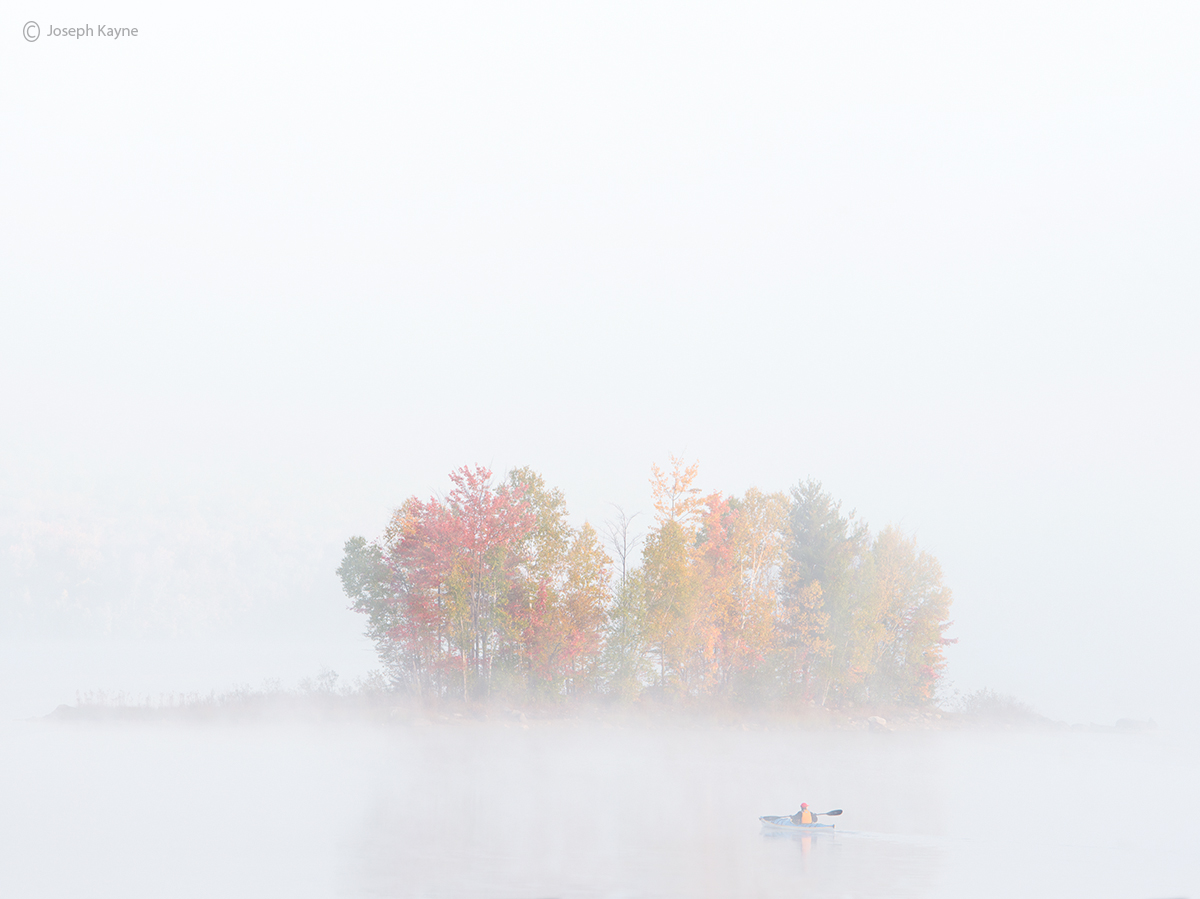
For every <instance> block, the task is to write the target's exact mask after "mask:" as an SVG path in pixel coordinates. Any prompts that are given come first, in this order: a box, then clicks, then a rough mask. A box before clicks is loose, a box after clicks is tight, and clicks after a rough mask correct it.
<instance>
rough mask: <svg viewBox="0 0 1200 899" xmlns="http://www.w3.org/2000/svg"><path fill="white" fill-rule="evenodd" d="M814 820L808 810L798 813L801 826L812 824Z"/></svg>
mask: <svg viewBox="0 0 1200 899" xmlns="http://www.w3.org/2000/svg"><path fill="white" fill-rule="evenodd" d="M814 820H815V819H814V818H813V813H812V812H810V811H809V810H808V809H805V810H804V811H802V812H801V813H800V823H801V824H812V823H813V822H814Z"/></svg>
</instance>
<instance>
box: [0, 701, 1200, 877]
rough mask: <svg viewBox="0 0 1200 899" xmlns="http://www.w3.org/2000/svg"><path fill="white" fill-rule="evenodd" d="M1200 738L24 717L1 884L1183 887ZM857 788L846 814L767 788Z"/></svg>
mask: <svg viewBox="0 0 1200 899" xmlns="http://www.w3.org/2000/svg"><path fill="white" fill-rule="evenodd" d="M1194 750H1195V746H1194V745H1193V743H1192V741H1191V739H1190V738H1188V740H1186V741H1185V740H1184V739H1183V738H1175V737H1172V736H1170V735H1164V734H1156V735H1137V736H1133V735H1117V734H1095V733H1075V732H1053V733H1014V732H999V733H982V732H960V733H937V732H933V733H926V732H921V733H882V734H881V733H860V732H804V731H799V730H795V729H790V728H789V729H776V730H743V729H741V728H740V727H727V728H719V727H713V726H688V725H664V726H662V727H657V728H648V727H646V726H637V727H633V726H620V727H617V726H606V725H603V724H599V723H595V722H569V721H562V722H540V721H535V722H532V723H531V725H530V726H529V727H528V728H523V727H521V726H520V725H519V723H517V722H511V723H509V722H505V723H499V722H496V721H491V722H461V723H449V724H442V723H438V724H433V725H424V726H422V725H419V724H417V725H411V724H404V725H391V726H367V725H347V724H341V725H328V724H326V725H318V724H313V723H305V724H266V723H255V724H194V725H193V724H188V725H179V724H94V723H93V724H63V723H37V724H29V723H10V724H6V725H5V726H4V727H3V729H2V730H0V770H2V771H3V775H2V779H0V784H2V788H0V789H2V792H0V895H4V896H6V897H26V896H29V897H33V896H39V897H41V896H71V897H78V896H124V897H158V896H164V895H171V896H215V895H221V896H246V897H263V896H289V897H303V896H313V897H316V896H322V897H326V896H398V897H419V896H429V897H451V896H479V897H530V899H532V897H538V896H628V897H635V896H648V897H649V896H681V897H682V896H693V897H709V896H711V897H718V896H720V897H725V896H780V895H814V896H827V897H828V896H967V895H970V896H1016V895H1019V896H1050V895H1055V896H1063V895H1078V896H1084V895H1086V896H1113V897H1117V896H1122V897H1124V896H1144V897H1150V896H1182V895H1188V894H1189V893H1191V894H1192V895H1195V893H1196V890H1197V887H1200V861H1197V858H1196V855H1197V853H1196V852H1195V848H1194V847H1195V843H1196V837H1197V835H1198V830H1200V829H1198V828H1197V825H1196V823H1195V818H1194V816H1193V810H1194V808H1195V807H1196V804H1197V801H1198V800H1200V778H1198V776H1197V771H1196V767H1195V765H1194V764H1193V762H1192V758H1193V757H1194ZM801 801H808V802H810V803H812V804H813V805H814V806H816V807H819V808H820V807H824V808H830V807H835V806H838V807H842V808H844V809H845V810H846V813H845V815H844V816H843V817H842V818H841V819H840V820H839V822H838V832H837V834H836V835H835V836H833V837H831V838H814V839H811V840H801V839H798V838H793V837H790V836H786V835H785V836H770V835H767V834H764V833H763V832H762V831H761V830H760V828H759V825H758V822H757V816H758V815H760V814H771V813H786V812H790V811H794V809H795V807H796V806H798V805H799V803H800V802H801Z"/></svg>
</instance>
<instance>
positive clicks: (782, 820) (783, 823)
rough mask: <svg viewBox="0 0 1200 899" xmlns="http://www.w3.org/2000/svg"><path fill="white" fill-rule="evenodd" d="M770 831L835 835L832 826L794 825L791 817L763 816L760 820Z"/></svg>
mask: <svg viewBox="0 0 1200 899" xmlns="http://www.w3.org/2000/svg"><path fill="white" fill-rule="evenodd" d="M758 820H759V821H761V822H762V823H763V827H766V828H768V829H769V830H786V831H787V832H788V833H833V827H834V826H833V825H832V824H793V823H792V816H791V815H763V816H762V817H761V818H759V819H758Z"/></svg>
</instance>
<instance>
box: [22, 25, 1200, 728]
mask: <svg viewBox="0 0 1200 899" xmlns="http://www.w3.org/2000/svg"><path fill="white" fill-rule="evenodd" d="M98 16H99V17H101V18H104V17H108V18H110V19H111V21H110V22H109V24H114V23H118V20H119V23H123V24H126V25H130V26H136V27H138V29H139V34H138V36H137V38H136V39H122V40H120V41H116V42H113V41H108V40H103V39H87V40H80V41H71V40H69V39H65V38H51V37H49V36H45V34H44V36H43V37H42V38H41V40H39V41H38V42H37V43H27V42H25V41H24V40H22V39H21V38H20V37H19V32H20V28H21V24H22V23H23V22H24V21H25V20H26V19H29V18H34V19H37V20H39V21H40V23H41V25H42V28H43V31H44V32H45V30H47V29H48V28H49V26H51V25H56V26H66V25H71V24H78V23H83V22H92V23H93V24H94V23H95V22H96V21H99V20H98V19H97V17H98ZM1197 20H1198V13H1197V11H1196V9H1195V7H1192V6H1184V5H1174V6H1170V5H1156V6H1153V7H1151V6H1147V5H1133V4H1130V5H1123V6H1122V5H1108V4H1073V5H1072V4H1051V5H1049V6H1048V5H1046V4H1030V5H1026V6H1018V5H1013V4H1006V5H1004V6H1003V7H1002V8H1000V7H997V8H995V9H992V10H987V9H984V8H980V7H970V8H965V7H962V6H961V5H958V4H953V5H951V4H947V5H944V6H922V7H911V6H909V7H906V8H903V9H901V8H898V7H894V6H879V7H869V6H854V7H847V6H843V5H836V6H835V5H832V4H831V5H829V6H828V7H826V8H824V9H815V8H797V7H795V6H793V5H780V6H756V7H752V8H747V7H744V6H742V5H736V6H734V5H729V6H724V7H722V6H709V5H698V4H691V3H689V4H678V5H668V4H654V5H650V6H647V5H644V4H626V5H619V4H617V5H614V4H604V5H595V6H580V5H558V6H553V5H541V6H531V5H496V4H478V5H455V4H437V5H432V4H431V5H424V6H408V5H401V6H394V7H387V8H384V7H383V6H379V5H373V4H343V5H340V6H338V7H336V8H334V7H331V6H319V5H315V4H308V5H299V6H297V5H294V4H293V5H287V6H285V5H282V4H280V5H276V6H267V5H263V4H259V5H257V6H255V7H253V8H248V7H247V5H245V4H222V3H215V4H204V5H203V6H192V7H177V8H174V9H167V8H166V7H164V6H163V5H162V4H145V3H122V4H120V5H119V8H111V7H105V8H103V9H101V8H98V7H96V6H95V5H89V4H86V3H75V2H67V3H61V4H55V5H53V6H52V7H50V6H45V5H43V6H39V7H36V8H35V7H28V8H22V9H19V10H18V9H16V8H15V7H11V6H10V7H9V8H8V9H7V10H6V12H5V14H4V16H3V18H2V20H0V27H2V30H3V35H4V36H3V42H4V43H3V47H4V49H3V51H2V52H0V84H2V85H3V87H2V88H0V132H2V135H3V140H0V303H2V304H3V318H2V319H0V384H2V385H3V386H2V387H0V628H3V630H2V632H0V637H2V641H3V642H2V643H0V647H2V648H0V652H3V654H4V655H3V659H0V676H2V677H3V678H4V688H3V691H2V692H3V695H2V697H0V701H2V703H3V709H2V711H3V712H4V713H5V714H7V715H10V716H12V715H22V716H24V715H33V714H42V713H44V712H46V711H49V710H50V709H51V708H53V706H54V705H55V704H57V703H59V702H69V701H72V700H73V697H74V693H75V691H76V690H91V689H104V690H109V691H119V690H125V691H130V692H138V693H144V694H156V693H159V692H164V691H172V690H201V691H204V690H208V689H219V688H223V687H226V686H229V685H232V684H234V683H241V682H253V683H257V682H259V681H260V680H261V679H263V678H269V677H279V678H283V679H284V680H285V681H289V682H293V681H294V680H295V679H298V678H300V677H302V676H305V675H313V674H315V673H316V672H317V671H319V670H320V669H321V668H322V667H330V668H334V669H336V670H338V671H339V672H340V673H341V674H342V676H343V678H349V677H352V676H355V675H359V674H362V673H364V672H365V671H366V670H368V669H369V668H370V667H371V666H372V664H373V662H372V659H371V656H370V652H369V647H367V646H366V644H365V641H364V640H363V639H362V638H361V637H360V636H359V626H360V623H359V622H358V621H355V620H354V619H353V616H352V615H350V613H348V612H345V611H344V605H345V601H344V599H343V598H342V597H341V595H340V591H339V586H338V583H337V580H336V578H335V576H334V574H333V570H334V568H335V567H336V565H337V562H338V559H339V556H340V550H341V543H342V541H343V540H344V539H345V538H347V537H349V536H351V535H353V534H363V535H366V536H368V537H374V536H375V535H377V534H378V533H379V532H380V531H381V530H382V528H383V526H384V524H385V522H386V519H387V515H388V514H389V511H390V510H391V509H392V508H394V507H395V506H396V505H397V504H398V503H399V502H400V501H401V500H402V499H403V498H404V497H406V496H408V495H410V494H413V493H416V494H420V495H427V494H429V493H431V492H433V491H435V490H441V489H443V488H444V487H445V484H446V480H445V475H446V473H447V472H448V471H449V470H450V469H451V468H453V467H456V466H458V465H460V464H464V463H475V462H481V463H484V464H490V465H491V466H492V467H493V468H494V469H496V470H497V471H503V470H505V469H506V468H508V467H510V466H513V465H522V464H528V465H531V466H533V467H534V468H535V469H537V470H539V471H540V472H542V473H543V474H544V475H545V477H546V479H547V481H548V482H549V483H550V484H552V485H556V486H559V487H561V488H563V489H564V490H565V492H566V495H567V497H568V500H569V502H570V503H571V509H572V513H573V515H574V516H575V518H576V519H577V520H579V521H582V520H583V519H585V518H586V519H590V520H591V521H593V522H601V521H602V520H603V519H604V518H606V517H608V516H609V515H611V507H610V506H609V503H619V504H620V505H622V506H623V507H624V508H625V509H626V510H628V511H634V510H643V511H646V510H647V509H648V506H649V502H648V485H647V476H648V468H649V465H650V463H651V462H654V461H660V462H661V461H663V460H664V459H665V458H666V456H667V454H668V453H670V452H675V453H682V454H685V455H686V456H687V457H688V458H690V459H691V458H694V459H697V460H699V461H700V463H701V482H702V486H704V487H705V488H709V489H721V490H725V491H736V492H740V491H742V490H744V489H745V488H747V487H749V486H759V487H762V488H765V489H782V488H786V487H787V486H789V485H791V484H794V483H795V482H796V481H797V480H798V479H800V478H804V477H807V476H810V475H811V476H814V477H817V478H819V479H821V480H822V481H823V482H824V483H825V484H826V486H827V488H828V489H829V490H830V491H831V492H832V493H833V494H834V495H835V496H837V497H839V498H841V499H842V500H843V501H844V503H845V505H846V507H847V508H855V509H857V510H858V513H859V514H860V515H861V516H862V517H863V518H865V519H866V520H867V521H869V522H870V523H871V524H872V525H873V526H875V527H880V526H883V525H885V524H887V523H889V522H897V523H899V524H901V525H902V526H903V527H905V528H906V529H908V530H910V531H911V532H914V533H915V534H916V535H917V537H918V539H919V541H920V543H921V545H922V546H923V547H924V548H926V549H929V550H930V551H932V552H933V553H935V554H936V555H937V556H938V557H939V559H940V560H941V561H942V563H943V566H944V568H945V573H946V580H947V582H948V583H949V585H950V586H951V587H952V588H953V589H954V591H955V597H956V599H955V604H954V608H953V618H954V620H955V624H954V627H953V629H952V631H951V633H952V635H953V636H956V637H958V638H959V641H960V642H959V643H958V644H957V645H956V646H955V647H953V649H952V653H951V666H950V670H949V678H950V681H951V684H952V685H953V686H954V687H956V688H958V689H960V690H963V691H967V690H971V689H975V688H978V687H982V686H989V687H991V688H993V689H996V690H999V691H1001V692H1005V693H1011V694H1015V695H1016V696H1018V697H1020V698H1021V699H1023V700H1025V701H1027V702H1030V703H1032V704H1033V705H1034V706H1035V707H1036V708H1038V709H1039V710H1040V711H1042V712H1044V713H1046V714H1048V715H1051V716H1053V717H1057V718H1062V719H1065V720H1070V721H1088V720H1094V721H1103V722H1111V721H1113V720H1115V719H1116V718H1118V717H1134V718H1148V717H1154V718H1156V719H1158V720H1159V721H1160V722H1166V723H1168V724H1170V725H1172V726H1175V727H1185V726H1190V725H1189V719H1188V716H1187V710H1188V709H1189V708H1194V707H1195V705H1196V703H1197V701H1200V689H1198V686H1197V684H1198V683H1200V677H1197V666H1196V662H1195V658H1196V655H1195V650H1194V646H1195V637H1196V630H1197V625H1198V624H1200V613H1198V612H1197V608H1198V607H1200V606H1198V604H1197V602H1196V600H1197V598H1198V597H1197V588H1196V577H1195V573H1194V572H1195V568H1196V549H1195V547H1196V546H1197V545H1198V542H1200V527H1198V525H1197V517H1196V514H1195V508H1196V505H1197V500H1198V499H1200V490H1198V484H1197V474H1196V465H1195V461H1196V459H1197V457H1198V454H1200V452H1198V451H1200V442H1198V439H1197V437H1198V435H1197V405H1196V400H1197V384H1200V371H1198V366H1200V363H1198V362H1197V358H1198V356H1197V353H1196V352H1195V338H1196V333H1197V325H1198V324H1200V322H1198V317H1200V315H1198V313H1197V306H1198V304H1197V302H1196V297H1197V287H1198V286H1200V283H1198V275H1197V268H1196V265H1195V248H1196V245H1197V243H1196V242H1197V238H1198V237H1200V234H1198V229H1197V209H1200V204H1198V202H1197V200H1198V199H1200V198H1198V197H1197V186H1198V180H1197V167H1196V164H1195V160H1196V159H1197V158H1200V139H1198V137H1200V135H1198V132H1197V122H1200V117H1198V115H1197V113H1198V112H1200V104H1198V102H1197V101H1198V89H1200V78H1198V75H1200V28H1198V24H1200V23H1198V21H1197ZM642 520H643V521H644V520H645V518H643V519H642Z"/></svg>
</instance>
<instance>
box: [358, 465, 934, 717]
mask: <svg viewBox="0 0 1200 899" xmlns="http://www.w3.org/2000/svg"><path fill="white" fill-rule="evenodd" d="M697 477H698V467H697V466H696V465H694V464H693V465H685V464H684V462H683V460H681V459H676V458H672V460H671V465H670V466H669V468H667V469H665V470H664V469H661V468H659V467H658V466H654V467H653V468H652V470H651V479H650V487H651V497H650V498H651V501H652V503H653V508H654V511H655V518H654V522H653V525H652V526H650V528H649V530H648V532H647V533H645V534H644V535H638V534H634V533H633V532H632V530H631V521H632V520H631V518H630V517H628V516H626V515H624V513H621V514H620V516H619V518H618V521H617V522H616V523H610V524H609V526H608V528H607V531H606V536H607V538H608V543H609V544H610V546H611V547H612V549H613V551H614V554H615V556H616V558H617V560H618V564H617V565H614V564H613V561H612V559H611V558H610V556H609V554H608V553H607V552H606V550H605V548H604V546H603V545H602V543H601V538H600V535H599V534H598V533H597V531H596V530H595V529H594V528H593V527H592V526H591V525H589V524H586V523H585V524H583V525H582V526H581V527H573V526H572V525H571V524H570V521H569V518H568V514H567V508H566V501H565V499H564V497H563V495H562V493H561V491H558V490H553V489H550V488H548V487H547V486H546V484H545V482H544V481H543V480H542V478H541V477H540V476H539V475H538V474H536V473H535V472H533V471H531V470H529V469H527V468H523V469H517V470H516V471H513V472H510V473H509V475H508V476H507V477H506V478H504V479H501V480H497V479H495V478H494V477H493V475H492V473H491V472H490V471H488V470H487V469H486V468H480V467H475V468H469V467H463V468H460V469H458V470H457V471H455V472H454V473H453V474H451V476H450V481H451V485H452V489H451V490H450V492H449V494H447V495H446V496H444V497H433V498H430V499H429V500H426V501H422V500H420V499H418V498H416V497H413V498H411V499H409V500H408V501H406V502H405V503H404V504H403V505H402V506H401V507H400V508H399V509H398V510H397V511H396V513H395V514H394V515H393V517H392V520H391V522H390V523H389V525H388V528H387V530H386V531H385V533H384V535H383V537H382V538H381V539H380V540H379V541H376V542H373V543H369V542H367V541H366V540H365V539H364V538H362V537H355V538H353V539H351V540H350V541H348V542H347V543H346V547H345V558H344V559H343V561H342V565H341V567H340V568H339V569H338V574H339V575H340V576H341V578H342V583H343V586H344V588H345V590H346V593H347V595H348V596H349V597H350V598H351V600H352V602H353V605H352V608H354V609H355V610H356V611H359V612H361V613H363V614H365V615H366V616H367V621H368V634H369V635H370V636H371V637H372V639H373V640H374V641H375V644H376V647H377V649H378V650H379V654H380V658H381V660H382V661H383V663H384V665H385V667H386V669H387V671H388V673H389V675H390V676H391V678H392V679H393V681H394V682H395V683H396V685H397V686H398V687H399V688H402V689H407V690H410V691H412V692H414V693H416V694H419V695H420V696H422V697H426V698H440V697H455V696H457V697H463V698H485V697H488V696H492V695H497V694H499V695H504V696H509V697H517V696H526V697H529V696H535V697H536V696H540V697H543V698H547V699H550V698H562V697H567V696H571V695H578V694H591V695H595V696H601V695H603V696H609V697H613V698H617V699H627V700H628V699H636V698H638V697H639V696H643V695H649V694H653V695H657V696H660V697H664V698H665V697H671V696H674V697H704V696H724V697H728V698H732V699H739V700H746V701H754V700H766V699H775V700H781V701H793V700H795V701H806V702H814V703H819V704H831V703H832V704H840V703H844V702H847V701H874V702H888V703H906V704H919V703H923V702H927V701H929V700H931V699H932V698H933V696H934V693H935V691H936V689H937V686H938V682H939V680H940V678H941V674H942V670H943V668H944V666H945V658H944V647H945V645H946V644H947V643H948V642H951V641H949V640H948V639H947V638H946V637H945V631H946V629H947V627H948V626H949V621H948V616H949V608H950V601H951V595H950V591H949V590H948V589H947V588H946V587H945V586H943V584H942V574H941V569H940V566H939V565H938V562H937V560H936V559H934V558H933V557H932V556H931V555H929V554H928V553H925V552H922V551H920V550H919V549H918V548H917V546H916V543H915V542H914V541H913V540H912V539H911V538H910V537H907V536H905V535H904V534H903V533H902V532H901V531H900V530H898V529H897V528H894V527H888V528H885V529H884V530H883V531H881V532H880V533H879V534H878V535H874V536H872V535H871V533H870V531H869V529H868V528H867V527H866V525H865V524H863V523H861V522H858V521H856V520H855V517H854V514H853V513H850V514H843V513H842V511H841V506H840V504H838V503H836V502H834V500H833V499H832V498H831V497H830V496H829V495H828V494H827V493H825V492H824V491H823V490H822V488H821V485H820V484H819V483H817V482H815V481H804V482H801V483H800V484H798V485H797V486H796V487H794V488H792V489H791V491H789V493H787V494H784V493H763V492H762V491H760V490H757V489H753V488H752V489H750V490H748V491H746V493H745V494H744V495H743V496H725V495H723V494H721V493H707V494H705V493H703V492H702V491H701V490H700V489H699V488H698V487H697V486H696V484H695V482H696V479H697ZM639 543H640V547H641V550H640V554H639V553H637V552H636V551H635V547H636V546H637V545H638V544H639Z"/></svg>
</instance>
